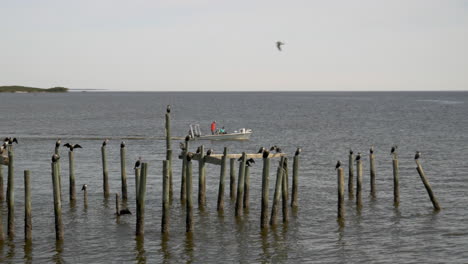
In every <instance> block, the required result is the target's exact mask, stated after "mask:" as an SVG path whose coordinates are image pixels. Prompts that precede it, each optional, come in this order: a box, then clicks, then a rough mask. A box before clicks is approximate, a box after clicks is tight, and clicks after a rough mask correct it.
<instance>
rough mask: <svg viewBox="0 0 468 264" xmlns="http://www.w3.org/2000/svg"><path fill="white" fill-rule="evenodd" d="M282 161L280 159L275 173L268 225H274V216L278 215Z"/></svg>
mask: <svg viewBox="0 0 468 264" xmlns="http://www.w3.org/2000/svg"><path fill="white" fill-rule="evenodd" d="M283 161H284V157H281V160H280V163H279V166H278V169H277V171H276V185H275V194H274V195H273V206H272V207H271V217H270V225H276V216H277V215H278V208H279V202H280V198H281V197H280V196H281V189H282V183H283V174H284V169H283Z"/></svg>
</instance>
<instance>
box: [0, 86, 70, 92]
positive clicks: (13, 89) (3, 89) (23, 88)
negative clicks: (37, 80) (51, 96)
mask: <svg viewBox="0 0 468 264" xmlns="http://www.w3.org/2000/svg"><path fill="white" fill-rule="evenodd" d="M66 92H68V88H65V87H52V88H48V89H43V88H35V87H27V86H18V85H13V86H0V93H66Z"/></svg>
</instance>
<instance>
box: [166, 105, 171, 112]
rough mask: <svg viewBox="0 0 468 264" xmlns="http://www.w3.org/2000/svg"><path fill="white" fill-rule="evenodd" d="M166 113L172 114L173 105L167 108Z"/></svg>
mask: <svg viewBox="0 0 468 264" xmlns="http://www.w3.org/2000/svg"><path fill="white" fill-rule="evenodd" d="M166 113H168V114H170V113H171V105H167V107H166Z"/></svg>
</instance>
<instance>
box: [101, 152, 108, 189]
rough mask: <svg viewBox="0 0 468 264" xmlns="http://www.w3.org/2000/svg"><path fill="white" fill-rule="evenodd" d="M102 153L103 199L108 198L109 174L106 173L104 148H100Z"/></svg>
mask: <svg viewBox="0 0 468 264" xmlns="http://www.w3.org/2000/svg"><path fill="white" fill-rule="evenodd" d="M101 153H102V188H103V191H104V198H108V197H109V172H108V171H107V159H106V146H102V147H101Z"/></svg>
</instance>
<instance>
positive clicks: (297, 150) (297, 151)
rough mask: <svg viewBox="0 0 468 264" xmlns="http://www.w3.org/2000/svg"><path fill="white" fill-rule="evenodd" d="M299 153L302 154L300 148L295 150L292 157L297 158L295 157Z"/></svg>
mask: <svg viewBox="0 0 468 264" xmlns="http://www.w3.org/2000/svg"><path fill="white" fill-rule="evenodd" d="M301 152H302V149H301V148H297V149H296V153H294V156H297V155H299V154H301Z"/></svg>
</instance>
